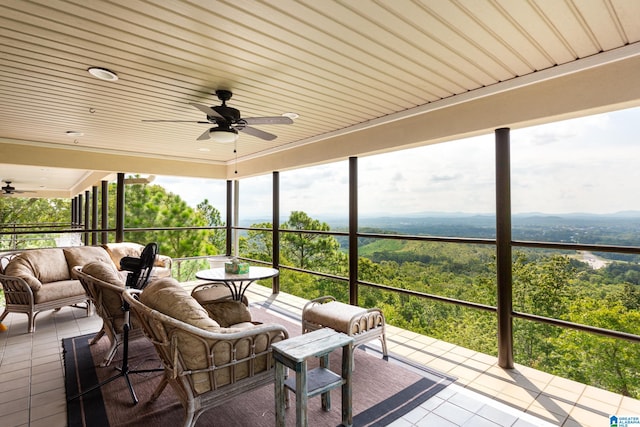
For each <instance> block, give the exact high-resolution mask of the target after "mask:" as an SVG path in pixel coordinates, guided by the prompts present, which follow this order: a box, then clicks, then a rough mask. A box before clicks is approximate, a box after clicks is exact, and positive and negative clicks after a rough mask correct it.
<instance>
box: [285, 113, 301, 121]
mask: <svg viewBox="0 0 640 427" xmlns="http://www.w3.org/2000/svg"><path fill="white" fill-rule="evenodd" d="M282 116H283V117H288V118H290V119H291V120H295V119H297V118H298V117H300V114H298V113H292V112H288V113H282Z"/></svg>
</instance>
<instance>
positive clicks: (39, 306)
mask: <svg viewBox="0 0 640 427" xmlns="http://www.w3.org/2000/svg"><path fill="white" fill-rule="evenodd" d="M142 249H144V246H143V245H139V244H137V243H128V242H125V243H109V244H106V245H102V246H75V247H68V248H46V249H33V250H25V251H22V252H11V253H6V254H3V255H2V256H1V258H2V259H0V282H2V288H3V291H4V296H5V302H6V306H5V309H4V312H3V313H2V315H0V322H1V321H2V320H3V319H4V318H5V317H6V316H7V315H8V314H9V313H24V314H26V315H27V316H28V317H29V321H28V327H27V330H28V332H30V333H31V332H33V331H34V330H35V317H36V315H37V314H38V313H40V312H42V311H45V310H59V309H60V308H62V307H65V306H74V307H82V308H84V309H86V310H87V314H90V313H91V312H92V305H91V300H90V298H89V296H88V295H87V293H86V291H85V289H84V287H83V286H82V284H81V283H80V282H79V281H78V280H77V279H75V278H74V277H72V271H73V268H74V267H76V266H83V265H85V264H88V263H90V262H92V261H101V262H108V263H113V264H114V266H116V267H117V268H119V266H120V259H121V258H122V257H124V256H134V257H135V256H140V253H141V252H142ZM157 264H158V265H157V267H156V268H154V274H155V275H156V277H166V276H170V275H171V258H169V257H166V256H159V257H158V261H157ZM120 274H122V275H123V277H125V276H126V274H127V272H122V271H121V272H120Z"/></svg>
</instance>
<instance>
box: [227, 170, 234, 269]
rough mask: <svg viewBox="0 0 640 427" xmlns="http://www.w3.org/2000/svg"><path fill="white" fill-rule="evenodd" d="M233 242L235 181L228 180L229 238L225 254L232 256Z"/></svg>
mask: <svg viewBox="0 0 640 427" xmlns="http://www.w3.org/2000/svg"><path fill="white" fill-rule="evenodd" d="M232 242H233V181H231V180H227V239H226V244H227V247H226V250H225V255H226V256H231V243H232Z"/></svg>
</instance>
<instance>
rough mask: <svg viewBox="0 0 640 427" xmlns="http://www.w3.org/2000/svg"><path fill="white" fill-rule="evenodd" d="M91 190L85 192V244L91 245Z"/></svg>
mask: <svg viewBox="0 0 640 427" xmlns="http://www.w3.org/2000/svg"><path fill="white" fill-rule="evenodd" d="M89 194H90V191H89V190H85V192H84V244H85V245H86V246H89V243H90V240H89V228H90V227H91V221H90V220H91V218H90V215H91V204H90V203H89Z"/></svg>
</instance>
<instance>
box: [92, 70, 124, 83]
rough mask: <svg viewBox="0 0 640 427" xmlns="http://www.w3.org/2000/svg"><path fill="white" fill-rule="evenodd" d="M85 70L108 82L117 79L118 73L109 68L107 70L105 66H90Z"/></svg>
mask: <svg viewBox="0 0 640 427" xmlns="http://www.w3.org/2000/svg"><path fill="white" fill-rule="evenodd" d="M87 71H88V72H89V74H91V75H92V76H94V77H97V78H99V79H100V80H106V81H108V82H115V81H116V80H118V75H117V74H116V73H114V72H113V71H111V70H107V69H106V68H101V67H91V68H89V69H88V70H87Z"/></svg>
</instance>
